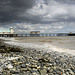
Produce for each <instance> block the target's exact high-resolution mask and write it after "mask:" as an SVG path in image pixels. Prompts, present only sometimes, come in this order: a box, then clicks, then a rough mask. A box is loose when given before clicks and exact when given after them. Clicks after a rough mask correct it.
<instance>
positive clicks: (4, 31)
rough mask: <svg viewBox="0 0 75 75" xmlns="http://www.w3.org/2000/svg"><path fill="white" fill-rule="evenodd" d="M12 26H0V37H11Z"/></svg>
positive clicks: (12, 33) (12, 32)
mask: <svg viewBox="0 0 75 75" xmlns="http://www.w3.org/2000/svg"><path fill="white" fill-rule="evenodd" d="M15 34H16V33H14V29H13V27H10V28H0V37H11V36H13V35H14V36H15Z"/></svg>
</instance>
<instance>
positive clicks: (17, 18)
mask: <svg viewBox="0 0 75 75" xmlns="http://www.w3.org/2000/svg"><path fill="white" fill-rule="evenodd" d="M74 9H75V0H0V27H11V26H12V27H14V30H15V31H16V30H17V32H21V33H22V32H24V33H25V32H30V31H32V30H33V31H41V32H51V33H52V32H75V10H74Z"/></svg>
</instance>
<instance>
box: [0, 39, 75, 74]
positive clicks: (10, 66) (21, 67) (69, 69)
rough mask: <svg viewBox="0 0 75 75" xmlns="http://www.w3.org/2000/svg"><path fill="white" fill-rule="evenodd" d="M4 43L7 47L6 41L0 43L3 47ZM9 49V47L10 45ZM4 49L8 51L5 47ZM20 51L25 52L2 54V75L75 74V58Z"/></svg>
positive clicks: (53, 52)
mask: <svg viewBox="0 0 75 75" xmlns="http://www.w3.org/2000/svg"><path fill="white" fill-rule="evenodd" d="M2 43H3V45H6V44H5V43H4V40H2V41H1V43H0V45H1V47H2V46H3V45H2ZM1 47H0V48H1ZM7 47H9V45H8V46H7ZM7 47H6V49H7ZM11 47H12V46H10V48H11ZM15 47H16V46H15ZM18 48H19V47H18ZM3 49H4V50H6V49H5V48H4V47H3ZM15 50H16V49H15ZM20 50H23V52H19V51H14V48H13V49H12V51H11V52H7V50H6V52H5V53H0V74H1V75H13V74H15V75H17V74H18V75H74V74H75V56H70V55H66V54H62V53H59V52H56V51H51V52H48V53H47V52H44V51H43V50H40V51H39V50H37V49H34V48H33V49H32V48H23V49H21V48H20Z"/></svg>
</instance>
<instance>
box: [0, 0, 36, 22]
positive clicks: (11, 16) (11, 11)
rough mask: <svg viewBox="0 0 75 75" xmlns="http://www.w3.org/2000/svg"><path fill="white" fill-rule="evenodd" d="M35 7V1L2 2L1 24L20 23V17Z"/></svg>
mask: <svg viewBox="0 0 75 75" xmlns="http://www.w3.org/2000/svg"><path fill="white" fill-rule="evenodd" d="M34 5H35V0H0V22H1V23H4V22H19V21H20V20H21V17H19V15H20V14H21V13H23V12H24V11H26V10H27V9H30V8H32V7H33V6H34Z"/></svg>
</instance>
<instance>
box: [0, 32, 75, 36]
mask: <svg viewBox="0 0 75 75" xmlns="http://www.w3.org/2000/svg"><path fill="white" fill-rule="evenodd" d="M49 36H75V33H72V34H69V33H40V34H29V33H26V34H21V33H8V34H7V33H3V34H0V37H49Z"/></svg>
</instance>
